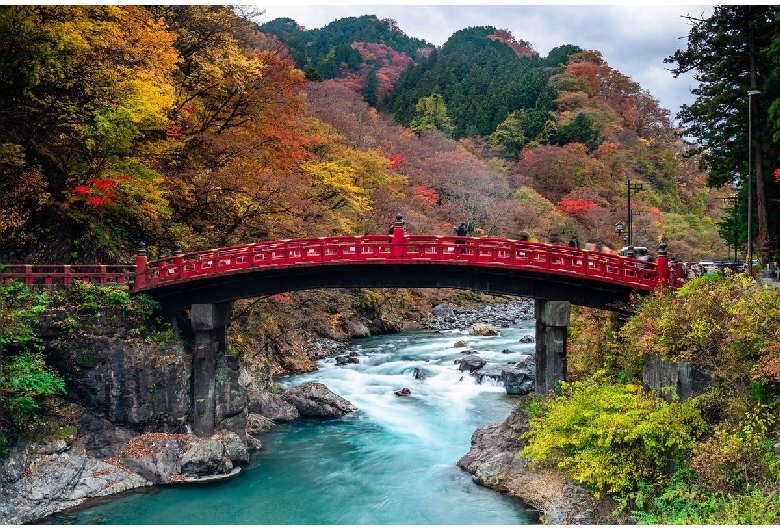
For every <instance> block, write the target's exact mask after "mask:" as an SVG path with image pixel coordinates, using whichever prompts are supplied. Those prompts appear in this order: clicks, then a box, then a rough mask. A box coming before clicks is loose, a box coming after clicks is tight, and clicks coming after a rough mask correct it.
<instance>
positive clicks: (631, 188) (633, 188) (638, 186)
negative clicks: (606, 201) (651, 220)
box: [628, 179, 642, 247]
mask: <svg viewBox="0 0 780 530" xmlns="http://www.w3.org/2000/svg"><path fill="white" fill-rule="evenodd" d="M641 189H642V185H641V184H631V179H629V180H628V246H629V247H630V246H631V243H632V241H631V192H632V191H640V190H641Z"/></svg>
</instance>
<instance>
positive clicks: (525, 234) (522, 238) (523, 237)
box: [519, 231, 530, 241]
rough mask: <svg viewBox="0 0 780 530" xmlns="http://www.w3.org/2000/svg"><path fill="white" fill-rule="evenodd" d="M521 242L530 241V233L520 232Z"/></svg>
mask: <svg viewBox="0 0 780 530" xmlns="http://www.w3.org/2000/svg"><path fill="white" fill-rule="evenodd" d="M519 240H520V241H530V238H529V237H528V232H525V231H523V232H520V239H519Z"/></svg>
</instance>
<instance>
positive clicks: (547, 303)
mask: <svg viewBox="0 0 780 530" xmlns="http://www.w3.org/2000/svg"><path fill="white" fill-rule="evenodd" d="M570 312H571V303H569V302H564V301H557V300H538V299H537V300H535V303H534V313H535V316H536V359H535V360H536V374H535V375H536V379H535V386H536V389H535V390H536V393H537V394H546V393H547V392H548V391H550V390H553V389H555V387H556V385H557V383H558V381H561V380H565V379H566V331H567V327H568V325H569V314H570Z"/></svg>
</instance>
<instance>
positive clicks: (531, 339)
mask: <svg viewBox="0 0 780 530" xmlns="http://www.w3.org/2000/svg"><path fill="white" fill-rule="evenodd" d="M534 340H535V339H534V337H533V335H523V336H522V337H520V342H522V343H525V344H530V343H532V342H534Z"/></svg>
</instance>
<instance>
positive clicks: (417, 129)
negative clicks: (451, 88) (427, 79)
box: [409, 94, 453, 137]
mask: <svg viewBox="0 0 780 530" xmlns="http://www.w3.org/2000/svg"><path fill="white" fill-rule="evenodd" d="M409 128H410V129H411V130H412V131H414V133H415V134H422V132H423V131H426V130H432V129H437V130H439V131H441V132H443V133H444V135H445V136H447V137H449V136H451V135H452V130H453V127H452V122H451V121H450V117H449V116H448V115H447V106H446V105H445V104H444V98H442V97H441V94H432V95H430V96H428V97H424V98H420V100H419V101H418V102H417V105H416V106H415V115H414V119H413V120H412V123H411V125H410V126H409Z"/></svg>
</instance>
